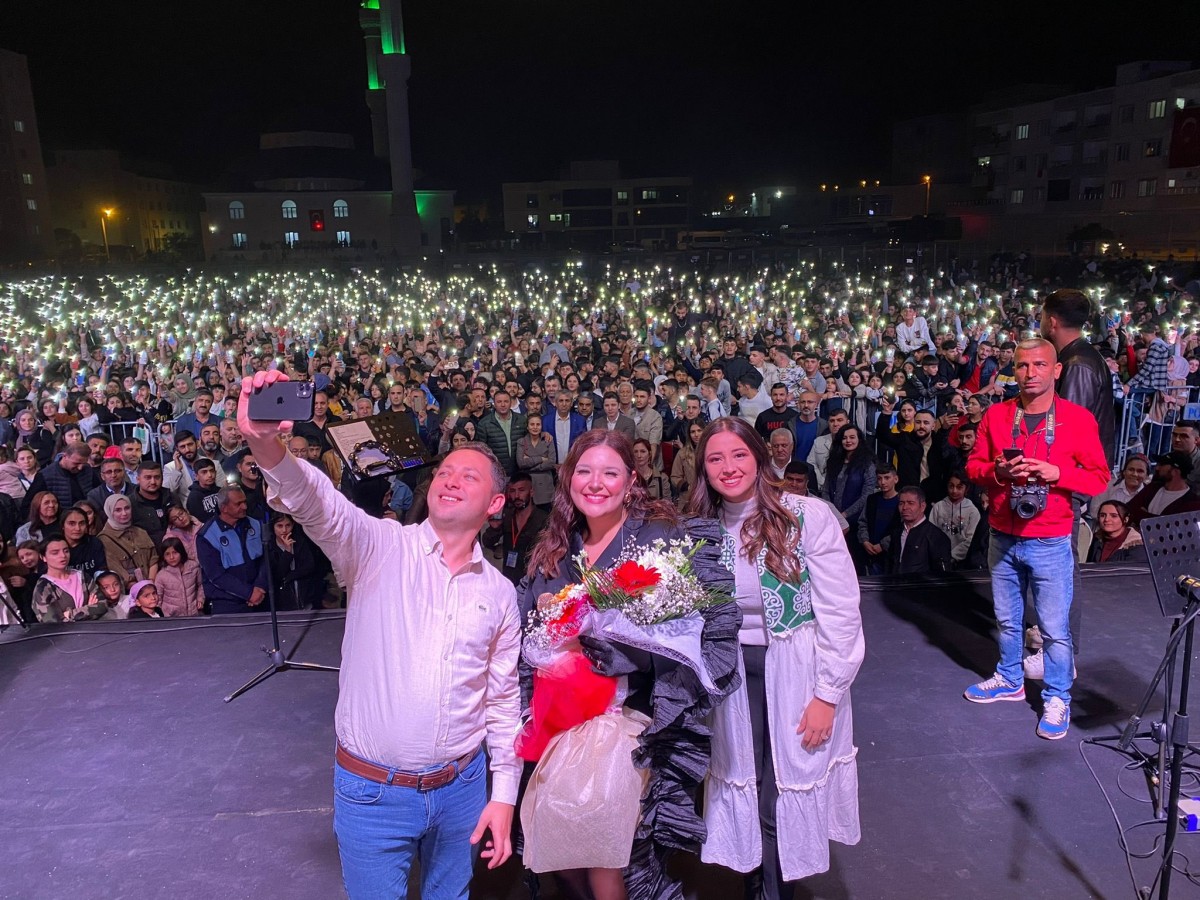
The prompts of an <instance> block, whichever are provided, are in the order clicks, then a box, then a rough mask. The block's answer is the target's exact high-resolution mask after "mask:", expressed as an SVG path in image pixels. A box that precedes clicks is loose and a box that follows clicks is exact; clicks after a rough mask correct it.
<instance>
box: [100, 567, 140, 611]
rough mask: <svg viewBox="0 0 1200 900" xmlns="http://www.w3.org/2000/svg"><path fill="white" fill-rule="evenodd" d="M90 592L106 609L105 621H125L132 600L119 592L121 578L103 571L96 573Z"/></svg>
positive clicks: (113, 573)
mask: <svg viewBox="0 0 1200 900" xmlns="http://www.w3.org/2000/svg"><path fill="white" fill-rule="evenodd" d="M92 585H93V588H92V592H93V593H94V594H95V596H96V598H97V600H98V601H99V602H102V603H104V605H105V606H107V607H108V611H107V612H106V613H105V614H104V618H105V619H127V618H129V608H130V607H131V606H133V598H132V597H129V596H128V595H126V594H123V593H122V592H121V576H120V575H118V574H117V573H116V572H110V571H108V570H107V569H105V570H104V571H102V572H97V573H96V577H95V579H94V580H93V581H92Z"/></svg>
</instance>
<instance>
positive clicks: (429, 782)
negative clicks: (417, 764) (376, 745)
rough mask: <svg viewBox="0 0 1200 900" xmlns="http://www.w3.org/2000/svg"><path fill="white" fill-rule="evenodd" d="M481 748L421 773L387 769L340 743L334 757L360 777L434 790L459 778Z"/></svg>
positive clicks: (401, 785)
mask: <svg viewBox="0 0 1200 900" xmlns="http://www.w3.org/2000/svg"><path fill="white" fill-rule="evenodd" d="M479 750H480V748H479V747H476V748H475V749H474V750H472V751H471V752H470V753H468V754H466V755H465V756H463V757H460V758H459V759H456V760H454V762H451V763H447V764H446V765H444V766H442V768H440V769H437V770H436V771H433V772H423V773H421V774H420V775H416V774H413V773H412V772H397V771H396V770H395V769H386V768H384V767H383V766H380V765H376V764H375V763H373V762H368V761H367V760H365V759H363V758H361V757H359V756H355V755H354V754H353V753H351V752H350V751H349V750H347V749H346V748H345V747H343V746H342V745H341V744H340V743H339V744H338V745H337V750H336V752H335V753H334V759H336V760H337V764H338V765H339V766H341V767H342V768H343V769H345V770H346V771H347V772H349V773H351V774H352V775H357V776H359V777H360V778H366V779H367V780H368V781H377V782H379V783H380V784H391V785H396V786H399V787H409V788H416V789H417V790H418V791H433V790H437V789H438V788H440V787H445V786H446V785H448V784H449V783H450V782H452V781H453V780H454V779H455V778H457V777H458V774H459V773H460V772H461V771H462V770H463V769H465V768H466V767H467V764H468V763H470V762H471V760H473V759H474V758H475V756H476V755H477V754H478V753H479Z"/></svg>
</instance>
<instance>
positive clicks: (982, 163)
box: [775, 156, 992, 194]
mask: <svg viewBox="0 0 1200 900" xmlns="http://www.w3.org/2000/svg"><path fill="white" fill-rule="evenodd" d="M991 164H992V158H991V157H990V156H981V157H979V167H980V168H986V167H987V166H990V165H991ZM775 193H777V194H778V193H779V192H778V191H776V192H775Z"/></svg>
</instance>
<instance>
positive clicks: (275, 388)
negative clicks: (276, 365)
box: [248, 381, 314, 422]
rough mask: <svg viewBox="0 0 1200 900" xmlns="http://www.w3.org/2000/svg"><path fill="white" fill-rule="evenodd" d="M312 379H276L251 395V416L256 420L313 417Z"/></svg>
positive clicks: (301, 420)
mask: <svg viewBox="0 0 1200 900" xmlns="http://www.w3.org/2000/svg"><path fill="white" fill-rule="evenodd" d="M313 394H314V389H313V383H312V382H311V381H275V382H272V383H271V384H267V385H263V387H262V389H261V390H258V391H255V392H254V393H252V394H251V395H250V401H249V409H248V412H249V416H250V419H251V420H252V421H255V422H285V421H290V422H307V421H309V420H310V419H312V417H313Z"/></svg>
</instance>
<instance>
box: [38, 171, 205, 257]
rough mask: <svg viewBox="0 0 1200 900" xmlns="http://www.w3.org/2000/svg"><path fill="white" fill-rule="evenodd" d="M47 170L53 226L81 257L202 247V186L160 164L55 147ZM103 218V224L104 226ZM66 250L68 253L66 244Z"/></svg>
mask: <svg viewBox="0 0 1200 900" xmlns="http://www.w3.org/2000/svg"><path fill="white" fill-rule="evenodd" d="M50 159H51V165H50V166H49V168H48V169H47V173H46V174H47V178H48V179H49V182H50V194H51V208H52V210H53V221H54V228H55V231H56V232H57V233H59V234H60V235H63V236H64V237H65V238H66V239H67V240H68V241H70V242H72V243H74V242H76V241H77V242H78V247H79V250H80V252H81V253H82V255H84V256H95V255H97V254H100V253H103V252H104V250H103V248H104V243H105V238H107V241H108V245H109V252H110V253H111V254H112V255H114V256H116V257H118V258H122V259H123V258H126V257H129V256H141V255H143V254H147V253H158V252H162V251H165V250H170V249H176V248H186V250H185V251H184V252H183V255H185V256H198V255H199V248H200V207H201V201H200V186H199V185H196V184H191V183H189V182H185V181H180V180H178V179H174V178H170V177H168V174H169V173H168V172H167V171H166V170H165V169H163V168H162V167H157V166H153V165H151V164H148V163H143V164H135V163H127V162H124V161H123V160H122V159H121V157H120V155H119V154H118V153H117V152H116V151H115V150H55V151H53V152H52V153H51V154H50ZM102 222H103V224H101V223H102ZM62 249H63V253H64V254H65V255H68V256H69V255H70V253H69V250H68V248H67V246H66V244H65V243H64V247H63V248H62Z"/></svg>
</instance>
